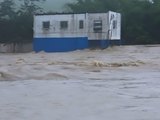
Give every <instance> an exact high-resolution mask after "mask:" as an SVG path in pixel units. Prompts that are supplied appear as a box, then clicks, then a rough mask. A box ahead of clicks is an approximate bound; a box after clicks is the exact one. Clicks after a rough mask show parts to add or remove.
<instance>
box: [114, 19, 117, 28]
mask: <svg viewBox="0 0 160 120" xmlns="http://www.w3.org/2000/svg"><path fill="white" fill-rule="evenodd" d="M116 28H117V21H116V20H114V21H113V29H116Z"/></svg>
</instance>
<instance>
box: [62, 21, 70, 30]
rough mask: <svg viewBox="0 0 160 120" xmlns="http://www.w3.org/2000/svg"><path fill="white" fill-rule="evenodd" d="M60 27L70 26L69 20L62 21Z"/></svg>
mask: <svg viewBox="0 0 160 120" xmlns="http://www.w3.org/2000/svg"><path fill="white" fill-rule="evenodd" d="M60 27H61V29H67V28H68V21H61V22H60Z"/></svg>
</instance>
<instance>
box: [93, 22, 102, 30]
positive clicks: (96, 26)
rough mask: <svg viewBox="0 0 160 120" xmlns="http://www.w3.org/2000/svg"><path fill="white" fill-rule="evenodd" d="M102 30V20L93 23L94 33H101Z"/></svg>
mask: <svg viewBox="0 0 160 120" xmlns="http://www.w3.org/2000/svg"><path fill="white" fill-rule="evenodd" d="M102 29H103V21H102V20H94V21H93V30H94V32H96V33H98V32H102Z"/></svg>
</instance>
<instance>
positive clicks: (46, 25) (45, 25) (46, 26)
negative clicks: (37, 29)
mask: <svg viewBox="0 0 160 120" xmlns="http://www.w3.org/2000/svg"><path fill="white" fill-rule="evenodd" d="M49 28H50V22H49V21H45V22H43V29H49Z"/></svg>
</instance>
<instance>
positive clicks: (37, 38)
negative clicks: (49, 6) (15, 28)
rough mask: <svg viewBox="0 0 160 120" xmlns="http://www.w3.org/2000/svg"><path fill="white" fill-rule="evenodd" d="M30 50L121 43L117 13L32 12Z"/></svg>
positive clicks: (93, 46) (37, 50) (103, 45)
mask: <svg viewBox="0 0 160 120" xmlns="http://www.w3.org/2000/svg"><path fill="white" fill-rule="evenodd" d="M33 30H34V38H33V46H34V51H36V52H39V51H45V52H65V51H73V50H78V49H86V48H102V49H104V48H107V47H108V46H110V45H120V44H121V14H120V13H116V12H112V11H109V12H107V13H78V14H77V13H61V14H37V15H35V16H34V27H33Z"/></svg>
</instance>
